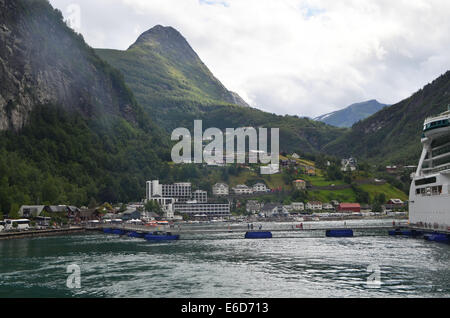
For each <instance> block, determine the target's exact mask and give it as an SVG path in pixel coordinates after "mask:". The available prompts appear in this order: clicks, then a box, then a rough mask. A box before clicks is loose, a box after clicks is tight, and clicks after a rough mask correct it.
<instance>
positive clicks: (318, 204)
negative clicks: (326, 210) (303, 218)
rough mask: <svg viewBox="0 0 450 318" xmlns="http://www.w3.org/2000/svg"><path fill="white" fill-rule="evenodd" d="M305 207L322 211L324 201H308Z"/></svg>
mask: <svg viewBox="0 0 450 318" xmlns="http://www.w3.org/2000/svg"><path fill="white" fill-rule="evenodd" d="M305 208H306V210H312V211H321V210H322V202H319V201H311V202H307V203H306V206H305Z"/></svg>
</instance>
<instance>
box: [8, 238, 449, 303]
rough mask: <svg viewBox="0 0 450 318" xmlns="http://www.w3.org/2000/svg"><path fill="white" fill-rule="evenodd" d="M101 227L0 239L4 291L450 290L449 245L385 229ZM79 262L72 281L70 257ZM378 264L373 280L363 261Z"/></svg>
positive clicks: (362, 293)
mask: <svg viewBox="0 0 450 318" xmlns="http://www.w3.org/2000/svg"><path fill="white" fill-rule="evenodd" d="M385 232H386V231H384V230H383V231H378V232H376V231H375V232H373V233H371V234H370V235H368V236H367V235H358V233H357V236H356V237H353V238H325V237H323V235H322V234H320V233H317V232H316V233H315V234H311V235H309V234H305V235H303V236H298V237H297V236H295V235H293V234H292V233H287V232H286V233H282V232H279V233H274V236H275V237H274V238H273V239H270V240H244V239H241V237H242V235H241V234H238V233H232V234H228V233H227V234H208V235H202V234H197V235H193V236H191V237H188V236H185V238H186V239H185V240H180V241H176V242H163V243H151V242H146V241H144V240H142V239H132V238H128V237H119V236H116V235H106V234H88V235H73V236H64V237H46V238H33V239H22V240H11V241H0V274H1V276H0V297H72V296H77V297H346V296H350V297H417V296H422V297H449V296H450V266H449V265H450V246H449V245H445V244H438V243H434V242H426V241H424V240H423V239H412V238H399V237H389V236H387V235H386V233H385ZM70 264H77V265H79V266H80V268H81V288H80V289H69V288H67V286H66V280H67V277H68V275H69V274H67V273H66V269H67V266H68V265H70ZM369 266H372V267H373V268H377V267H379V269H380V279H381V286H380V288H371V286H368V285H367V279H368V277H369V275H371V274H372V273H371V272H368V267H369Z"/></svg>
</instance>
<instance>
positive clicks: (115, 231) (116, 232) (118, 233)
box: [112, 229, 127, 235]
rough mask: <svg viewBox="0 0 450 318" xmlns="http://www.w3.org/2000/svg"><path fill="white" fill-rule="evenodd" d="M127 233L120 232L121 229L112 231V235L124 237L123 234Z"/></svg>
mask: <svg viewBox="0 0 450 318" xmlns="http://www.w3.org/2000/svg"><path fill="white" fill-rule="evenodd" d="M126 233H127V232H125V231H124V230H122V229H113V230H112V234H117V235H124V234H126Z"/></svg>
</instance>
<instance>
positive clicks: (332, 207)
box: [322, 203, 334, 210]
mask: <svg viewBox="0 0 450 318" xmlns="http://www.w3.org/2000/svg"><path fill="white" fill-rule="evenodd" d="M322 209H323V210H334V206H333V205H332V204H331V203H324V204H322Z"/></svg>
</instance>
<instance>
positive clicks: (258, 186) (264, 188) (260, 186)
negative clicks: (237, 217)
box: [252, 182, 270, 192]
mask: <svg viewBox="0 0 450 318" xmlns="http://www.w3.org/2000/svg"><path fill="white" fill-rule="evenodd" d="M252 190H253V192H269V191H270V189H269V188H267V186H266V185H265V184H264V183H261V182H259V183H256V184H254V185H253V187H252Z"/></svg>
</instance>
